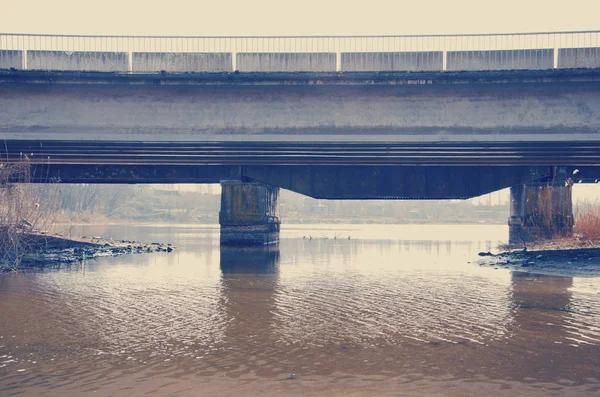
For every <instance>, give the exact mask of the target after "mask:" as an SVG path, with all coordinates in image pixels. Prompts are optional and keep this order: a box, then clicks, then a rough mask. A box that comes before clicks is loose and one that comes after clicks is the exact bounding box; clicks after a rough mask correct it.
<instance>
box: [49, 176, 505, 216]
mask: <svg viewBox="0 0 600 397" xmlns="http://www.w3.org/2000/svg"><path fill="white" fill-rule="evenodd" d="M56 188H57V189H59V191H60V196H61V204H60V214H59V216H58V219H59V220H60V221H61V222H95V221H102V220H104V219H109V220H121V221H122V220H128V221H138V222H146V221H147V222H181V223H186V222H190V223H212V224H214V223H218V215H219V210H220V194H219V189H218V188H215V189H213V188H200V189H198V190H193V189H189V188H188V189H181V190H177V189H174V188H173V187H165V186H164V185H57V186H56ZM280 202H281V218H282V220H283V222H286V223H318V222H321V223H322V222H330V223H473V222H475V223H501V224H505V223H506V221H507V218H508V205H507V204H501V205H491V203H490V204H489V205H475V204H474V203H473V202H472V201H464V200H451V201H431V200H429V201H421V200H407V201H395V200H371V201H347V200H317V199H313V198H310V197H306V196H302V195H300V194H296V193H293V192H289V191H285V190H282V191H281V196H280Z"/></svg>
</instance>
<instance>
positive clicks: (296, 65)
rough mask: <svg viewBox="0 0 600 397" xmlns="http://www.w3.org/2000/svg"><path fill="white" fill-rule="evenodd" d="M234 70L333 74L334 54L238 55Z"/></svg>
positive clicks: (334, 65) (334, 66)
mask: <svg viewBox="0 0 600 397" xmlns="http://www.w3.org/2000/svg"><path fill="white" fill-rule="evenodd" d="M236 69H237V70H239V71H240V72H298V71H301V72H333V71H335V70H336V54H335V53H324V52H312V53H308V52H302V53H301V52H297V53H238V54H237V55H236Z"/></svg>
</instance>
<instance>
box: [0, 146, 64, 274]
mask: <svg viewBox="0 0 600 397" xmlns="http://www.w3.org/2000/svg"><path fill="white" fill-rule="evenodd" d="M30 169H31V164H30V162H29V160H28V159H27V158H26V157H24V158H23V159H22V160H21V161H20V162H17V163H0V267H3V268H9V269H18V267H19V266H20V265H21V263H22V261H23V258H24V257H25V256H27V255H29V254H31V253H33V252H35V251H37V250H39V249H42V248H43V247H42V245H43V244H42V243H43V239H41V238H40V235H41V231H44V230H47V229H49V228H50V227H51V226H52V223H53V222H54V216H55V214H56V209H57V207H58V203H59V202H60V193H59V191H58V189H56V188H55V187H54V186H52V185H46V184H42V185H38V184H33V183H31V175H30Z"/></svg>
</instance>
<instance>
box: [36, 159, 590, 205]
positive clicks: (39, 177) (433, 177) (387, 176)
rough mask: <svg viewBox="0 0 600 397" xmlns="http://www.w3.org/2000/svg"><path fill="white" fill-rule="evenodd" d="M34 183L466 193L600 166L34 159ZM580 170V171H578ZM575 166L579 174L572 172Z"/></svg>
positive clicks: (378, 194)
mask: <svg viewBox="0 0 600 397" xmlns="http://www.w3.org/2000/svg"><path fill="white" fill-rule="evenodd" d="M31 169H32V172H31V181H32V182H35V183H52V182H59V183H92V184H112V183H116V184H147V183H220V182H222V181H245V182H262V183H264V184H267V185H271V186H274V187H281V188H284V189H287V190H291V191H294V192H297V193H300V194H303V195H306V196H310V197H314V198H319V199H335V200H353V199H361V200H364V199H466V198H471V197H477V196H480V195H482V194H486V193H490V192H494V191H497V190H501V189H504V188H507V187H511V186H515V185H522V184H528V183H532V182H554V183H558V182H560V183H563V184H564V183H565V180H566V179H567V178H568V177H569V176H571V177H572V178H571V179H572V182H573V183H578V182H580V183H595V182H597V181H599V180H600V167H574V166H565V167H550V166H539V167H530V166H460V165H458V166H444V167H440V166H414V165H393V166H382V165H371V166H368V165H364V166H363V165H356V166H350V165H347V166H338V165H314V166H310V165H301V166H294V165H277V166H260V165H256V166H253V165H250V166H239V165H204V166H197V165H131V164H110V165H91V164H78V165H69V164H61V165H56V164H52V165H47V164H32V166H31ZM575 170H577V171H575ZM573 172H576V175H573Z"/></svg>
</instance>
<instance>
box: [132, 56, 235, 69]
mask: <svg viewBox="0 0 600 397" xmlns="http://www.w3.org/2000/svg"><path fill="white" fill-rule="evenodd" d="M132 68H133V71H134V72H160V71H163V70H164V71H167V72H231V71H232V70H233V64H232V58H231V53H222V52H214V53H209V52H195V53H191V52H190V53H181V52H180V53H176V52H134V53H133V60H132Z"/></svg>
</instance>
